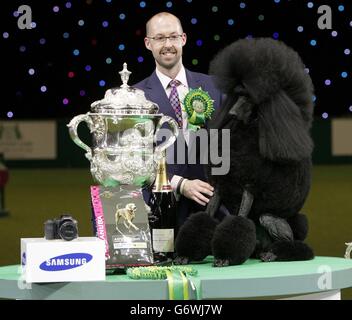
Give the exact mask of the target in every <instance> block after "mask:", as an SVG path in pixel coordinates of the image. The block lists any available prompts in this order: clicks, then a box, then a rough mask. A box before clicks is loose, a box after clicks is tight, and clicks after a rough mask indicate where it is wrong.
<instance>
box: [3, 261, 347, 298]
mask: <svg viewBox="0 0 352 320" xmlns="http://www.w3.org/2000/svg"><path fill="white" fill-rule="evenodd" d="M212 261H213V257H207V258H206V259H205V260H204V263H202V264H192V265H190V266H192V267H194V268H196V269H197V270H198V275H197V276H193V277H189V278H190V279H191V281H192V282H193V283H194V285H195V286H196V288H197V291H198V298H201V299H253V298H254V299H258V298H259V299H260V298H265V297H270V298H288V299H295V298H296V299H297V298H299V299H340V290H341V289H343V288H348V287H352V260H351V259H344V258H336V257H316V258H314V259H313V260H310V261H295V262H266V263H265V262H261V261H259V260H254V259H250V260H248V261H247V262H246V263H244V264H242V265H239V266H230V267H224V268H214V267H212ZM19 270H20V268H19V266H18V265H12V266H4V267H0V297H2V298H8V299H79V300H81V299H82V300H84V299H104V300H106V299H121V300H127V299H129V300H166V299H168V283H167V280H133V279H130V278H129V277H128V276H127V275H125V274H119V275H109V276H107V278H106V281H99V282H69V283H45V284H34V283H33V284H26V283H24V282H23V281H22V280H21V275H20V271H19ZM307 294H310V295H307ZM297 296H298V297H297Z"/></svg>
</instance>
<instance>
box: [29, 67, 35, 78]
mask: <svg viewBox="0 0 352 320" xmlns="http://www.w3.org/2000/svg"><path fill="white" fill-rule="evenodd" d="M28 74H29V75H31V76H32V75H34V74H35V70H34V69H33V68H30V69H29V70H28Z"/></svg>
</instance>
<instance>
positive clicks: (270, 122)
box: [258, 90, 313, 161]
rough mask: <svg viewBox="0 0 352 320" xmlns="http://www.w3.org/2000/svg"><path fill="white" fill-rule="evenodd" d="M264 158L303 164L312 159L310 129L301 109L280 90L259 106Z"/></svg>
mask: <svg viewBox="0 0 352 320" xmlns="http://www.w3.org/2000/svg"><path fill="white" fill-rule="evenodd" d="M258 122H259V123H258V126H259V149H260V154H261V155H262V156H263V157H264V158H267V159H270V160H273V161H280V160H293V161H300V160H302V159H304V158H308V157H310V156H311V153H312V150H313V142H312V139H311V137H310V132H309V130H310V125H309V124H308V123H307V122H305V121H304V120H303V118H302V115H301V112H300V110H299V107H298V106H297V105H296V104H295V103H294V102H293V101H292V100H291V99H290V98H289V97H288V96H287V95H286V93H285V92H284V91H282V90H280V91H279V92H278V93H277V94H275V95H274V96H273V97H271V98H270V99H269V100H267V101H266V102H263V103H262V104H261V105H259V106H258Z"/></svg>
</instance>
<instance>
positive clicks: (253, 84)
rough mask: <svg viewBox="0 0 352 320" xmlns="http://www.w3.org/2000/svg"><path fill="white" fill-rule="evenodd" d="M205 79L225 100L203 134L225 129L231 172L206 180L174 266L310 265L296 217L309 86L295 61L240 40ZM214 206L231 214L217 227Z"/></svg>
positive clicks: (278, 50) (303, 187) (302, 186)
mask: <svg viewBox="0 0 352 320" xmlns="http://www.w3.org/2000/svg"><path fill="white" fill-rule="evenodd" d="M210 73H211V74H212V75H214V78H215V81H216V83H217V86H218V88H219V89H220V90H222V92H224V93H225V94H226V101H225V102H224V104H223V105H222V107H221V108H220V109H218V110H217V113H216V114H215V115H214V117H213V120H212V122H211V124H210V129H219V130H220V131H221V129H229V130H230V142H231V148H230V157H231V158H230V171H229V172H228V174H226V175H223V176H211V175H209V181H210V184H211V185H213V186H214V188H215V193H214V196H213V197H212V198H211V199H210V202H209V203H208V206H207V208H206V212H198V213H195V214H192V215H191V216H190V217H189V218H188V220H186V222H185V223H184V225H183V226H182V227H181V229H180V231H179V233H178V236H177V239H176V245H175V247H176V253H177V258H176V259H175V263H176V264H186V263H188V262H190V261H199V260H202V259H204V258H205V257H206V256H207V255H209V254H213V255H214V258H215V260H214V265H215V266H226V265H236V264H241V263H243V262H245V261H246V260H247V259H248V258H249V257H255V258H260V259H261V260H263V261H293V260H309V259H312V258H313V257H314V254H313V251H312V249H311V248H310V247H309V246H308V245H307V244H305V243H304V242H303V240H304V239H305V238H306V236H307V232H308V222H307V219H306V216H305V215H304V214H301V213H300V210H301V209H302V207H303V205H304V203H305V200H306V198H307V196H308V193H309V189H310V184H311V153H312V149H313V142H312V140H311V137H310V127H311V122H312V117H313V101H312V97H313V85H312V81H311V79H310V77H309V75H308V74H307V73H306V72H305V70H304V65H303V63H302V61H301V59H300V57H299V55H298V54H297V53H296V52H295V51H294V50H293V49H291V48H289V47H288V46H287V45H285V44H284V43H282V42H280V41H276V40H273V39H270V38H258V39H242V40H238V41H236V42H234V43H232V44H231V45H229V46H228V47H226V48H225V49H224V50H222V51H221V52H220V53H219V54H218V55H217V56H216V57H215V58H214V59H213V61H212V62H211V64H210ZM219 145H220V146H221V142H220V143H219ZM219 154H221V151H220V153H219ZM208 172H210V166H209V167H208ZM221 203H223V204H224V205H225V206H226V208H227V209H228V210H229V212H230V213H231V215H228V216H226V217H225V218H224V219H223V220H222V221H221V222H219V221H217V220H215V219H214V214H215V212H216V211H217V210H218V209H219V206H220V204H221Z"/></svg>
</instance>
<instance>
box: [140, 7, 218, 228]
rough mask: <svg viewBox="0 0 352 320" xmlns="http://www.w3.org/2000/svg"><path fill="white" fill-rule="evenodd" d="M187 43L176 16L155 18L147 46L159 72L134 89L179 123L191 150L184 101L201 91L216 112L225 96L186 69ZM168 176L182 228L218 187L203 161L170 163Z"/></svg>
mask: <svg viewBox="0 0 352 320" xmlns="http://www.w3.org/2000/svg"><path fill="white" fill-rule="evenodd" d="M186 42H187V36H186V34H185V33H184V32H183V29H182V25H181V22H180V20H179V19H178V18H177V17H176V16H174V15H172V14H170V13H167V12H161V13H158V14H156V15H154V16H153V17H152V18H151V19H150V20H149V21H148V22H147V24H146V37H145V38H144V43H145V46H146V48H147V49H148V50H150V51H151V52H152V54H153V57H154V59H155V65H156V69H155V71H154V72H153V73H152V74H151V75H150V76H149V77H147V78H146V79H144V80H143V81H141V82H139V83H137V84H136V85H134V87H136V88H139V89H142V90H143V91H144V92H145V96H146V98H147V99H148V100H151V101H153V102H155V103H157V104H158V105H159V108H160V109H159V111H160V113H163V114H165V115H168V116H171V117H172V118H174V119H175V120H176V121H177V122H178V124H179V131H180V133H181V134H183V137H184V138H185V141H186V144H187V146H186V150H188V149H189V148H190V147H191V146H190V145H189V144H190V141H189V123H188V116H187V113H186V112H185V111H182V110H180V108H181V104H180V100H181V99H182V97H184V96H185V95H186V94H187V92H189V90H190V89H198V88H201V89H202V90H203V91H206V92H208V94H209V95H210V97H211V99H212V100H214V105H213V106H214V108H215V109H216V108H217V107H218V106H219V105H220V103H221V93H220V92H219V91H218V90H217V89H216V88H215V86H214V84H213V82H212V79H211V77H210V76H208V75H206V74H202V73H196V72H192V71H190V70H188V69H186V68H185V67H184V66H183V64H182V50H183V46H184V45H185V44H186ZM175 95H176V96H175ZM180 97H181V98H180ZM175 101H176V106H175ZM205 127H206V124H205ZM175 145H176V144H175ZM176 152H177V151H176ZM168 177H169V179H170V181H171V186H172V188H173V190H174V191H175V192H176V197H177V198H178V199H179V217H178V225H179V226H180V225H181V224H182V223H183V222H184V221H185V219H186V218H187V217H188V215H189V214H190V213H191V212H196V211H199V210H204V209H205V206H206V204H207V203H208V202H209V198H210V197H211V196H212V195H213V191H214V188H213V187H212V186H211V185H210V184H209V183H208V182H206V181H205V180H206V178H205V174H204V168H203V165H201V164H199V159H198V163H196V164H189V163H188V161H187V160H186V163H185V164H177V163H175V164H168Z"/></svg>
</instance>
